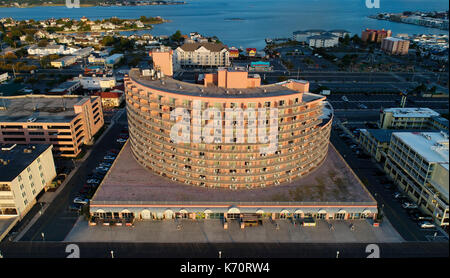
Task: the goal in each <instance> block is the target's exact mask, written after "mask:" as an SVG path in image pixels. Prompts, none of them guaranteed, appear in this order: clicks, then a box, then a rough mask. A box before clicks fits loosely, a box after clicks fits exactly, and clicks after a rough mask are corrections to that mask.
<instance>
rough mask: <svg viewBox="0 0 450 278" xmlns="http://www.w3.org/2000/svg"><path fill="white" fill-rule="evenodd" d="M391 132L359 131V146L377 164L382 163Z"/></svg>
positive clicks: (384, 130)
mask: <svg viewBox="0 0 450 278" xmlns="http://www.w3.org/2000/svg"><path fill="white" fill-rule="evenodd" d="M392 132H393V131H392V130H388V129H361V132H360V134H359V144H360V145H361V147H362V148H363V149H364V150H365V151H366V152H367V153H369V154H370V155H371V156H372V157H373V158H375V160H376V161H377V162H384V161H385V159H386V153H387V150H388V149H389V142H390V141H391V135H392Z"/></svg>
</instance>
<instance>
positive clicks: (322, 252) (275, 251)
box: [0, 242, 449, 259]
mask: <svg viewBox="0 0 450 278" xmlns="http://www.w3.org/2000/svg"><path fill="white" fill-rule="evenodd" d="M69 244H71V243H64V242H14V243H2V244H0V252H1V253H2V254H3V257H4V258H65V257H67V256H68V255H69V254H70V253H72V252H66V248H67V246H68V245H69ZM75 244H77V245H78V247H79V251H80V252H79V254H80V258H111V251H113V256H114V258H182V259H188V258H218V254H219V251H220V252H221V257H222V258H223V259H227V258H242V259H250V258H336V254H337V251H339V258H367V257H368V256H369V255H370V254H372V253H373V251H371V252H370V251H367V252H366V248H367V246H368V245H369V244H372V243H371V242H368V243H259V242H258V243H251V242H249V243H214V244H213V243H75ZM377 246H378V248H379V257H380V258H426V257H448V255H449V248H448V242H404V243H378V244H377Z"/></svg>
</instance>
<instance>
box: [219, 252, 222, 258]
mask: <svg viewBox="0 0 450 278" xmlns="http://www.w3.org/2000/svg"><path fill="white" fill-rule="evenodd" d="M221 258H222V251H219V259H221Z"/></svg>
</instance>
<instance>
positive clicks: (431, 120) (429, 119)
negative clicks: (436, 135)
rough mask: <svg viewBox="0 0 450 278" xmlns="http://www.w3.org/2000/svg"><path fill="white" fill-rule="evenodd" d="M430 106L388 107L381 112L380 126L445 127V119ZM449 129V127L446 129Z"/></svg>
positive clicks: (398, 127) (403, 127)
mask: <svg viewBox="0 0 450 278" xmlns="http://www.w3.org/2000/svg"><path fill="white" fill-rule="evenodd" d="M438 117H440V114H439V113H438V112H436V111H434V110H432V109H430V108H387V109H383V111H381V113H380V122H379V126H380V128H392V129H433V127H443V128H445V122H446V121H445V119H444V118H442V119H438ZM444 130H447V131H448V121H447V128H446V129H444Z"/></svg>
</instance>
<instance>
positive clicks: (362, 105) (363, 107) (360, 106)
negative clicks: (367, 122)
mask: <svg viewBox="0 0 450 278" xmlns="http://www.w3.org/2000/svg"><path fill="white" fill-rule="evenodd" d="M358 108H361V109H367V106H366V105H364V104H362V103H360V104H358Z"/></svg>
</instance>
